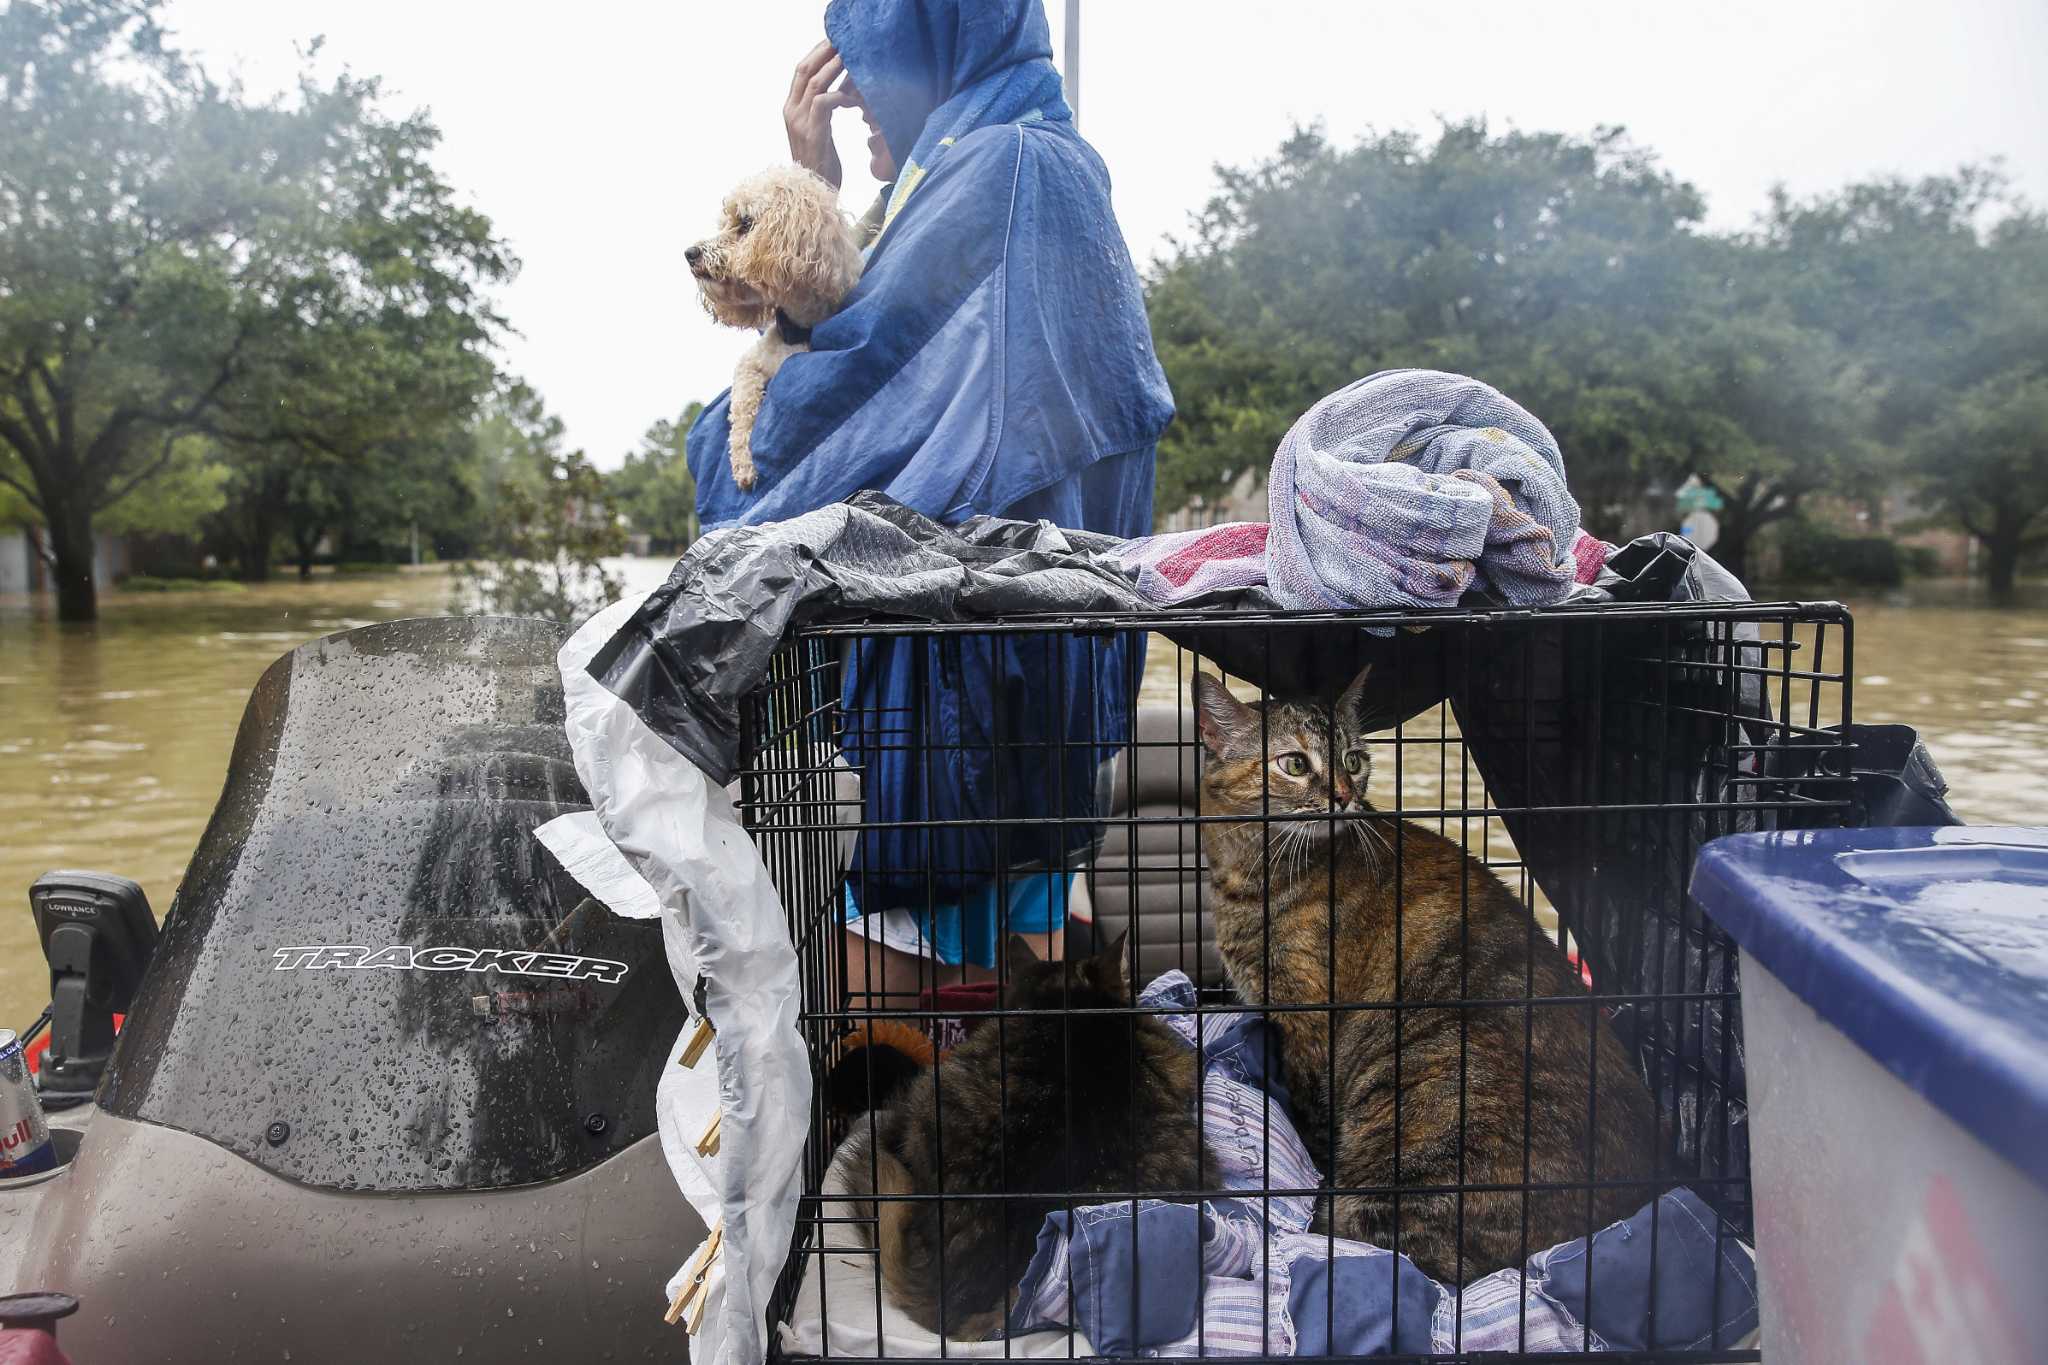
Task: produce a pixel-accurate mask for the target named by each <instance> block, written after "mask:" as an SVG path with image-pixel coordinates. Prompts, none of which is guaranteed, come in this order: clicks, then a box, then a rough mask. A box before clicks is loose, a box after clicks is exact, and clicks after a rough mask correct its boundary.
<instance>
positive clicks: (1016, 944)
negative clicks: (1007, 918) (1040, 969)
mask: <svg viewBox="0 0 2048 1365" xmlns="http://www.w3.org/2000/svg"><path fill="white" fill-rule="evenodd" d="M1009 960H1010V979H1011V980H1012V981H1015V980H1016V979H1017V975H1018V973H1020V972H1022V971H1023V970H1024V969H1025V968H1027V967H1036V966H1037V965H1038V954H1037V953H1034V952H1032V951H1031V940H1030V939H1027V938H1025V937H1024V935H1022V934H1012V935H1010V944H1009Z"/></svg>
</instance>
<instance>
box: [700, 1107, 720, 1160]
mask: <svg viewBox="0 0 2048 1365" xmlns="http://www.w3.org/2000/svg"><path fill="white" fill-rule="evenodd" d="M724 1122H725V1111H724V1110H723V1109H714V1110H713V1111H712V1112H711V1122H710V1123H709V1124H707V1125H706V1126H705V1128H704V1136H703V1137H700V1138H698V1139H697V1155H698V1156H717V1155H718V1131H719V1125H720V1124H722V1123H724Z"/></svg>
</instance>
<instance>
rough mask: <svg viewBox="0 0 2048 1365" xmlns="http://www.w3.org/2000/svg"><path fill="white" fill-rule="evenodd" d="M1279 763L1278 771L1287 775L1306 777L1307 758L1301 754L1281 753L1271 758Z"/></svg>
mask: <svg viewBox="0 0 2048 1365" xmlns="http://www.w3.org/2000/svg"><path fill="white" fill-rule="evenodd" d="M1273 761H1274V762H1276V763H1278V764H1279V765H1280V771H1281V772H1283V773H1286V774H1287V775H1288V776H1289V777H1307V776H1308V759H1307V758H1305V757H1304V756H1302V755H1301V754H1282V755H1280V757H1279V758H1277V759H1275V760H1273Z"/></svg>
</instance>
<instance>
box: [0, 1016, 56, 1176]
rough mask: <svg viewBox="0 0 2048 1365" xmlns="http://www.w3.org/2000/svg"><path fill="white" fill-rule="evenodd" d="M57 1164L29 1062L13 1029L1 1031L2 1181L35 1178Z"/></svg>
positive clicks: (0, 1125) (0, 1121)
mask: <svg viewBox="0 0 2048 1365" xmlns="http://www.w3.org/2000/svg"><path fill="white" fill-rule="evenodd" d="M56 1164H57V1149H56V1148H55V1147H53V1146H51V1145H50V1125H49V1124H47V1123H45V1122H44V1121H43V1102H42V1101H41V1100H40V1099H38V1098H37V1097H36V1086H35V1082H34V1081H32V1080H30V1079H29V1074H28V1058H26V1057H24V1056H23V1055H22V1051H21V1040H20V1039H19V1038H17V1037H15V1035H14V1030H13V1029H7V1028H0V1180H10V1179H12V1178H14V1177H15V1176H18V1175H34V1174H35V1173H36V1172H37V1171H47V1170H49V1169H50V1168H51V1167H52V1166H55V1165H56Z"/></svg>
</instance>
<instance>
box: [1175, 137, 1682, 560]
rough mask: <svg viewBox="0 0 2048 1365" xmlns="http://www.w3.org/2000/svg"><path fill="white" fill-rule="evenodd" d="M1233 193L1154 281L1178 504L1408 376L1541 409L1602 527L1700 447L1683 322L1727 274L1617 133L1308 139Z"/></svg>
mask: <svg viewBox="0 0 2048 1365" xmlns="http://www.w3.org/2000/svg"><path fill="white" fill-rule="evenodd" d="M1218 178H1219V190H1218V193H1217V194H1216V196H1215V197H1214V198H1213V199H1211V200H1210V202H1209V204H1208V205H1207V206H1206V207H1205V208H1204V209H1203V211H1202V212H1201V213H1200V214H1199V215H1197V217H1196V219H1195V222H1194V225H1193V229H1192V232H1191V235H1190V236H1189V238H1188V239H1187V240H1186V241H1183V242H1181V243H1179V244H1178V245H1177V246H1176V248H1175V249H1174V251H1173V253H1172V254H1171V255H1170V257H1169V258H1168V259H1166V260H1165V261H1164V262H1163V263H1162V264H1161V265H1160V266H1158V267H1157V268H1156V269H1155V270H1154V271H1153V272H1152V275H1151V278H1150V279H1149V281H1148V287H1147V302H1148V307H1149V310H1150V314H1151V319H1152V326H1153V333H1154V337H1155V339H1156V341H1157V343H1158V347H1159V353H1160V358H1161V361H1162V363H1163V364H1164V365H1165V367H1166V371H1167V376H1168V378H1169V379H1170V380H1171V382H1172V384H1173V389H1174V395H1175V398H1176V400H1177V402H1178V405H1179V409H1180V415H1179V416H1178V418H1176V420H1175V422H1174V425H1173V426H1172V427H1171V428H1169V429H1168V431H1167V434H1166V437H1165V438H1164V440H1163V441H1162V442H1161V444H1160V475H1159V496H1158V504H1159V506H1161V507H1162V508H1173V507H1177V506H1179V505H1181V504H1182V503H1183V502H1185V501H1186V500H1187V499H1188V498H1190V497H1195V496H1209V497H1213V496H1214V495H1216V494H1217V493H1219V492H1221V491H1222V490H1223V489H1225V488H1227V487H1228V486H1229V485H1230V483H1231V482H1232V481H1233V480H1234V479H1236V478H1237V477H1238V476H1239V475H1240V474H1241V473H1242V472H1244V471H1245V470H1247V469H1255V470H1256V469H1261V468H1263V466H1264V465H1265V464H1266V462H1267V461H1269V460H1270V459H1271V458H1272V454H1273V450H1274V448H1275V447H1276V446H1277V445H1278V443H1279V440H1280V437H1281V436H1282V435H1283V434H1284V433H1285V431H1286V430H1287V428H1288V426H1289V425H1290V424H1291V423H1292V422H1293V421H1294V419H1295V418H1296V417H1297V416H1299V415H1300V413H1301V412H1302V411H1303V410H1304V409H1306V408H1307V407H1308V406H1309V405H1310V404H1311V403H1313V402H1314V401H1315V400H1316V399H1317V398H1319V397H1321V396H1322V395H1324V394H1326V393H1329V392H1330V391H1332V390H1333V389H1336V388H1338V387H1341V386H1342V385H1344V384H1347V383H1349V382H1350V381H1352V380H1353V379H1356V378H1358V377H1359V376H1361V375H1364V374H1369V373H1371V372H1372V371H1374V370H1378V369H1385V368H1390V367H1395V366H1424V367H1435V368H1444V369H1455V370H1461V371H1464V372H1466V373H1469V374H1473V375H1475V376H1478V377H1480V378H1482V379H1486V380H1487V381H1488V382H1490V383H1493V384H1495V385H1496V386H1497V387H1499V388H1501V389H1502V390H1503V391H1505V392H1506V393H1508V394H1509V395H1511V396H1513V397H1515V398H1516V399H1518V400H1519V401H1521V402H1522V403H1524V404H1525V405H1526V406H1528V407H1529V408H1530V409H1531V410H1532V411H1534V412H1537V413H1539V414H1540V415H1541V416H1542V417H1543V419H1544V421H1545V422H1546V423H1547V424H1549V425H1550V427H1551V429H1552V430H1553V431H1554V432H1555V433H1556V434H1557V436H1558V439H1559V442H1560V443H1561V444H1562V445H1563V447H1564V449H1565V452H1566V459H1567V463H1568V467H1569V469H1570V472H1571V477H1572V482H1573V487H1574V489H1575V490H1576V491H1577V492H1578V494H1579V497H1580V501H1581V502H1582V503H1583V504H1585V506H1586V512H1587V520H1588V522H1589V524H1591V525H1593V526H1594V527H1595V529H1599V530H1605V531H1610V532H1611V531H1613V530H1615V529H1617V528H1618V522H1619V520H1620V518H1621V516H1622V515H1623V511H1624V509H1625V507H1626V506H1627V504H1628V503H1629V502H1630V501H1631V499H1632V498H1633V496H1634V492H1635V490H1636V489H1637V488H1639V487H1640V485H1641V484H1642V482H1643V481H1644V479H1645V477H1646V474H1647V473H1649V472H1658V473H1667V472H1669V471H1671V470H1674V469H1679V468H1682V467H1683V465H1684V463H1685V461H1686V458H1687V456H1688V452H1689V451H1690V450H1691V449H1692V448H1693V447H1694V446H1695V445H1697V444H1699V442H1700V440H1701V434H1700V433H1698V432H1696V431H1694V430H1693V429H1692V428H1691V426H1690V416H1689V412H1688V409H1687V407H1686V404H1685V402H1684V401H1683V396H1682V395H1683V387H1684V383H1685V379H1686V374H1685V370H1686V364H1685V361H1684V351H1683V338H1682V337H1680V336H1678V335H1675V334H1673V333H1672V332H1671V331H1669V330H1668V329H1669V320H1670V318H1671V316H1672V315H1673V314H1674V313H1677V312H1679V311H1681V310H1682V309H1683V308H1684V307H1685V306H1687V301H1688V300H1690V299H1692V298H1694V297H1696V296H1697V295H1698V294H1699V293H1700V292H1701V289H1702V281H1703V280H1704V279H1705V278H1707V274H1708V270H1709V267H1710V266H1711V264H1712V261H1711V255H1710V253H1709V252H1708V250H1707V246H1706V244H1705V243H1703V242H1702V240H1701V239H1700V238H1699V237H1698V235H1697V232H1696V228H1697V224H1698V222H1699V219H1700V216H1701V214H1702V212H1703V204H1702V202H1701V199H1700V196H1699V195H1698V193H1697V192H1696V191H1694V190H1693V189H1692V187H1691V186H1689V185H1686V184H1684V183H1683V182H1681V181H1678V180H1677V179H1675V178H1673V177H1672V176H1671V175H1669V174H1668V173H1666V172H1664V171H1663V170H1662V169H1660V168H1659V167H1658V166H1657V164H1656V162H1655V160H1654V158H1652V157H1651V156H1650V155H1648V154H1647V153H1645V152H1643V151H1642V150H1640V149H1639V148H1637V147H1635V146H1634V145H1633V144H1631V143H1630V142H1629V141H1628V140H1627V138H1626V137H1625V136H1624V135H1623V133H1622V132H1621V131H1620V130H1619V129H1602V130H1600V131H1598V132H1596V133H1595V134H1594V135H1593V136H1592V137H1590V138H1583V139H1581V138H1572V137H1566V136H1562V135H1558V134H1548V133H1542V134H1532V133H1520V132H1509V133H1506V134H1501V135H1494V134H1492V133H1491V132H1490V131H1489V130H1488V128H1487V126H1486V125H1485V124H1484V123H1482V122H1469V123H1453V124H1448V125H1446V126H1445V127H1444V128H1443V129H1442V130H1441V131H1440V133H1439V134H1438V136H1437V137H1436V139H1435V140H1434V141H1433V142H1429V143H1425V142H1424V141H1423V140H1422V139H1420V138H1418V137H1416V136H1415V135H1414V134H1411V133H1389V134H1379V135H1374V136H1369V137H1367V138H1365V139H1363V140H1362V141H1360V142H1359V143H1357V144H1356V145H1354V146H1352V147H1349V148H1340V147H1337V146H1335V145H1333V144H1331V143H1330V142H1329V141H1328V140H1327V139H1325V138H1324V137H1323V136H1322V134H1321V133H1320V132H1317V131H1314V130H1303V131H1298V132H1296V133H1295V135H1294V136H1293V137H1291V138H1290V139H1289V140H1288V141H1287V142H1286V143H1285V144H1284V145H1283V146H1282V147H1281V149H1280V151H1279V153H1278V154H1277V155H1276V156H1274V157H1273V158H1271V159H1270V160H1268V161H1266V162H1263V163H1261V164H1259V165H1257V166H1254V167H1251V168H1249V169H1227V168H1226V169H1219V171H1218Z"/></svg>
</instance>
